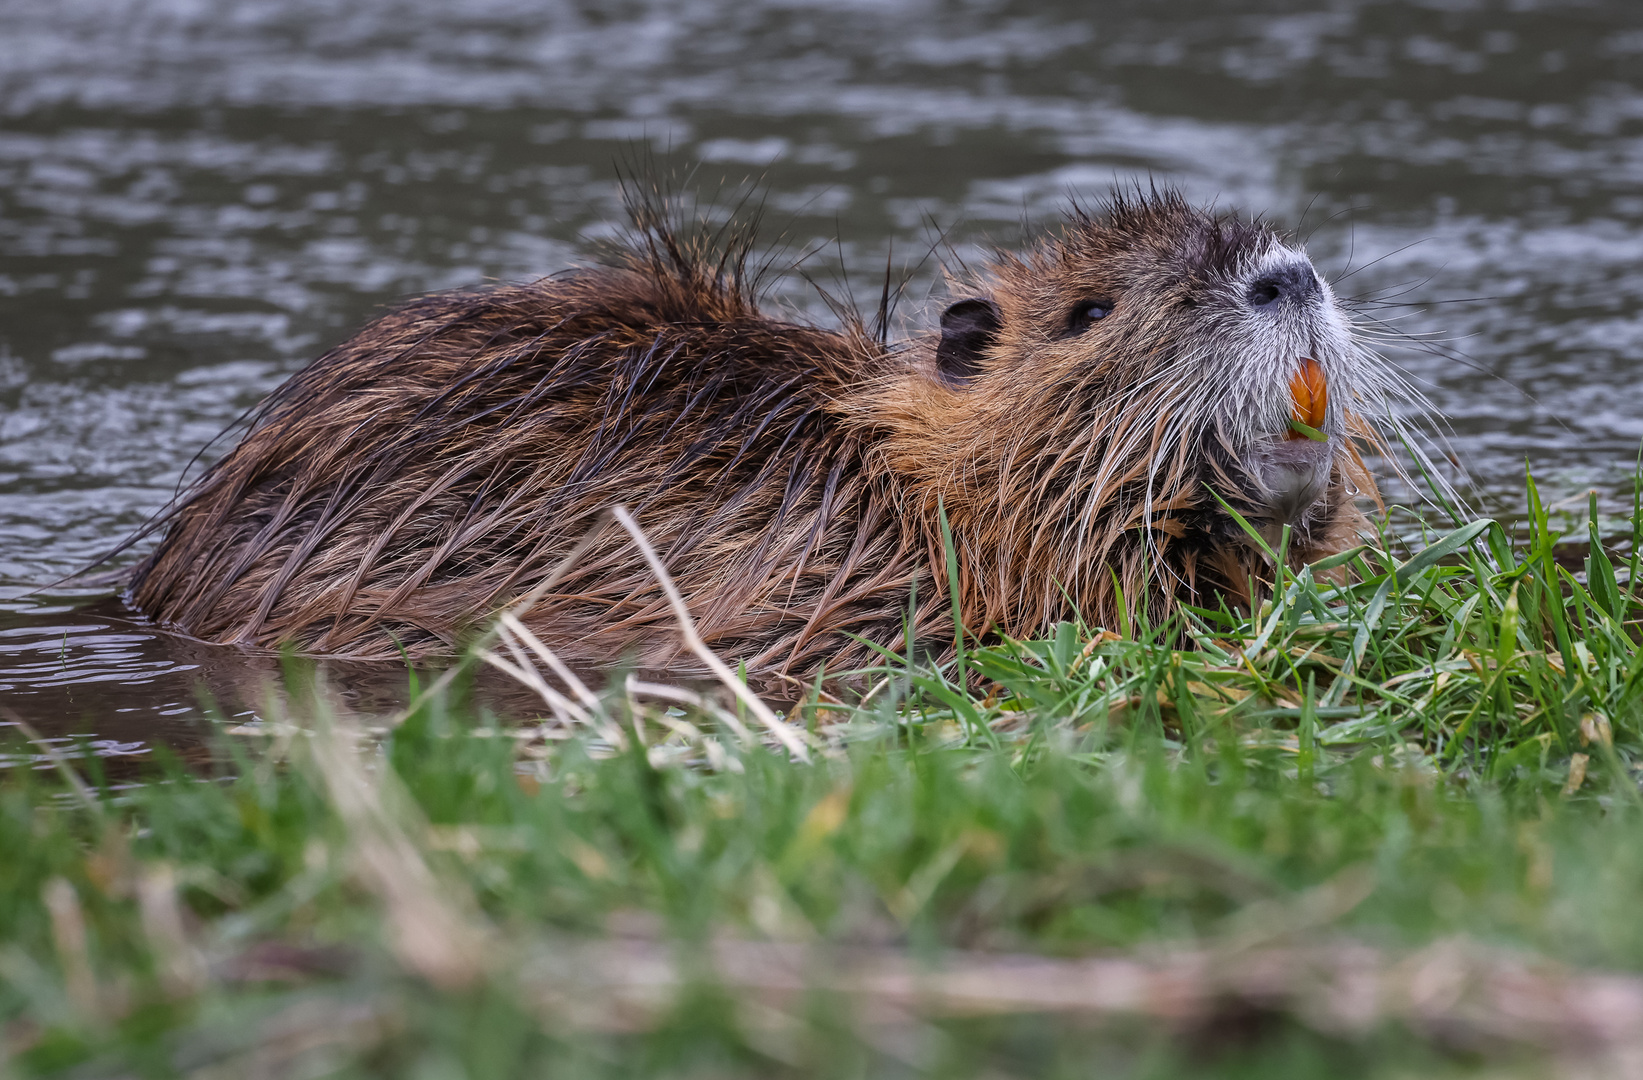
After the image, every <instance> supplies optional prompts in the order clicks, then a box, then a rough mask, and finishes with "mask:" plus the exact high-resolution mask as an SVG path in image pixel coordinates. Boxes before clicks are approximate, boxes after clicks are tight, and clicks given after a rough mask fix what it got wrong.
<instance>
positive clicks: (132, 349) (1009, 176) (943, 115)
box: [0, 0, 1643, 754]
mask: <svg viewBox="0 0 1643 1080" xmlns="http://www.w3.org/2000/svg"><path fill="white" fill-rule="evenodd" d="M1640 77H1643V16H1640V15H1639V14H1638V12H1637V9H1636V7H1635V5H1634V4H1631V3H1627V2H1619V0H1615V2H1611V3H1607V4H1604V3H1580V4H1574V3H1570V4H1553V3H1530V2H1524V3H1516V4H1513V5H1510V10H1506V11H1501V10H1486V9H1485V8H1483V7H1482V6H1478V7H1476V8H1475V9H1474V8H1473V7H1470V6H1465V5H1453V4H1437V3H1371V2H1356V0H1338V2H1334V3H1331V4H1329V5H1327V7H1323V9H1322V10H1314V9H1313V8H1309V7H1308V6H1307V5H1303V4H1297V3H1279V2H1270V3H1249V4H1243V5H1239V6H1238V10H1236V11H1233V10H1231V9H1230V6H1229V5H1225V4H1220V3H1212V2H1209V0H1178V2H1176V3H1173V4H1169V5H1158V4H1153V3H1145V2H1141V0H1132V2H1129V3H1110V4H1103V5H1099V7H1097V6H1095V5H1089V4H1085V3H1072V2H1065V3H1057V2H1045V3H1007V2H987V0H978V2H965V3H957V2H937V0H903V2H894V0H874V2H872V3H865V2H864V3H838V2H827V3H822V2H819V0H818V2H805V0H765V2H753V0H739V2H730V0H685V2H682V3H667V4H662V3H641V2H633V3H601V4H591V3H590V4H582V5H578V4H573V3H553V2H551V0H468V2H466V3H463V4H445V3H436V2H433V0H341V2H339V0H215V2H209V3H208V2H203V0H58V2H55V3H51V4H41V3H38V2H37V0H0V698H3V701H4V703H5V705H6V706H7V707H8V708H10V709H12V710H13V711H15V712H17V713H18V714H19V715H26V718H27V719H29V721H30V722H32V723H34V724H35V725H36V726H38V727H40V728H41V729H42V730H45V731H48V732H49V733H50V734H52V735H61V736H64V737H67V736H69V735H71V734H76V735H78V734H86V735H89V736H90V737H91V738H93V739H95V740H98V741H100V743H101V744H102V748H103V749H104V750H105V751H106V752H108V753H113V754H119V753H128V752H134V751H141V750H143V749H144V748H145V747H147V746H148V745H149V743H150V742H151V741H152V740H154V739H157V738H164V739H167V740H171V741H178V740H182V739H184V738H185V736H186V733H187V732H188V731H190V730H193V725H194V724H195V723H196V720H195V718H196V717H197V715H198V708H199V706H198V695H197V688H198V686H199V685H201V684H202V682H203V683H204V684H205V685H210V684H211V683H212V681H213V679H219V677H220V679H219V681H222V680H226V682H227V683H230V684H234V685H240V684H243V683H244V682H245V681H246V680H245V679H244V678H241V677H240V676H239V675H235V676H233V677H229V676H228V675H226V674H224V673H226V672H240V673H241V674H243V673H244V672H246V671H261V670H263V666H264V665H265V661H260V660H255V659H248V658H242V657H239V656H238V655H237V654H234V653H232V652H231V651H229V650H213V649H200V648H197V647H191V646H188V645H186V644H185V643H180V642H177V641H175V640H172V639H169V638H165V637H161V636H156V635H154V634H153V633H152V632H150V631H149V630H147V629H146V628H144V627H143V626H142V625H141V624H140V622H132V621H130V618H131V617H130V615H129V613H123V612H121V611H120V610H119V609H118V606H117V605H115V604H112V603H110V602H108V601H106V598H104V596H103V594H101V593H98V592H97V591H96V590H89V589H81V590H73V591H68V592H62V591H58V592H52V593H49V594H46V595H39V594H30V593H29V591H28V590H29V589H30V588H32V587H34V586H38V585H42V584H45V583H49V582H52V581H55V580H56V579H58V578H61V577H62V576H64V575H65V574H68V573H70V572H72V571H73V570H76V569H78V568H80V567H81V566H82V565H83V564H84V563H85V562H86V561H87V560H89V559H90V558H92V557H94V556H95V555H96V554H98V553H99V552H101V551H102V550H104V549H105V548H106V547H107V546H108V545H110V544H111V543H112V542H114V541H115V540H117V539H118V538H119V537H121V536H123V535H124V534H126V533H127V532H128V531H129V530H131V529H132V528H134V527H135V526H136V525H138V524H139V523H140V522H141V521H143V520H144V519H145V518H146V516H147V515H149V514H150V513H152V512H153V511H154V510H155V509H157V508H158V507H160V506H161V505H163V504H164V502H165V501H166V499H167V498H168V497H169V495H170V494H171V492H172V491H173V490H175V486H176V484H177V482H178V479H179V477H181V476H182V475H183V474H184V471H185V469H187V468H188V466H189V463H190V461H191V459H192V458H193V456H194V454H195V453H196V451H198V450H199V448H200V447H201V446H203V445H205V444H206V443H207V442H208V441H209V440H210V439H211V438H212V437H213V436H214V435H216V434H217V432H218V431H219V430H221V429H222V428H223V426H224V425H226V424H228V423H229V422H231V421H232V420H233V419H234V418H235V417H236V416H238V415H239V414H240V413H241V412H242V411H243V410H244V409H246V408H247V407H249V406H250V405H252V404H253V403H255V402H256V400H257V399H258V398H259V397H260V396H261V395H262V394H264V393H266V392H267V391H268V389H270V388H271V387H272V386H274V385H276V384H277V383H278V382H279V381H280V379H282V378H283V377H284V376H285V375H287V374H288V373H289V372H291V371H292V370H294V369H295V368H296V367H297V366H299V365H300V364H302V363H303V362H304V361H305V360H306V359H308V358H310V357H312V356H314V355H316V354H317V353H318V352H320V351H321V350H322V349H323V348H324V347H325V346H326V345H327V344H329V343H332V342H334V341H336V340H338V339H340V338H341V337H342V336H343V335H344V334H346V333H347V331H348V330H349V329H350V328H351V327H354V326H356V325H358V324H359V323H360V322H361V321H363V320H364V319H365V318H367V317H369V315H370V314H371V313H372V312H374V311H376V310H378V309H379V308H380V307H381V305H383V304H385V303H387V302H389V301H391V300H393V299H394V298H396V297H399V296H403V295H405V294H407V293H412V292H417V291H422V290H427V289H433V288H442V287H447V286H453V285H462V284H471V283H475V282H480V281H483V280H486V279H493V278H521V277H530V276H534V275H538V274H541V273H545V272H549V271H552V270H556V269H559V268H562V267H564V266H565V265H567V264H569V263H572V262H575V261H577V260H580V259H587V258H590V257H591V255H592V252H593V251H594V250H595V248H596V245H597V244H598V243H599V242H600V241H602V240H604V239H607V238H608V237H609V236H610V235H611V230H612V222H613V221H615V220H617V219H618V217H619V213H620V211H619V199H618V195H617V192H616V188H615V184H614V175H615V172H614V168H613V162H614V161H615V160H616V159H617V158H619V157H622V156H623V155H632V154H633V153H635V152H636V149H637V148H641V147H643V148H648V149H649V150H651V151H653V152H655V153H657V154H661V155H664V156H667V157H668V158H669V159H670V160H673V161H677V162H681V163H684V164H686V165H692V166H699V170H698V172H697V173H696V179H695V181H694V183H695V184H696V186H697V187H699V188H703V189H705V190H706V191H707V192H708V194H710V195H711V194H712V192H713V190H714V189H715V188H717V187H718V185H720V183H721V182H723V183H724V184H726V185H727V186H728V187H729V188H732V189H733V188H735V186H736V185H737V184H739V183H742V182H744V181H746V180H748V179H749V178H754V177H757V178H760V179H761V182H762V184H763V186H764V188H765V190H766V192H767V195H766V219H767V221H768V222H769V223H770V230H771V233H772V236H774V234H776V233H782V234H783V242H784V243H785V244H787V245H788V246H789V247H791V249H792V250H794V251H799V250H804V249H807V248H809V247H811V246H815V245H816V244H817V243H818V242H819V241H830V240H833V239H834V238H836V239H837V241H838V243H837V245H836V246H832V247H829V248H828V249H827V250H828V251H829V252H831V253H832V254H830V255H821V256H817V257H816V258H815V259H814V260H813V262H812V264H811V266H812V269H813V270H815V271H816V272H818V273H819V274H820V275H821V276H822V277H824V278H827V277H830V276H832V275H834V274H835V273H837V274H839V276H840V279H841V280H850V281H855V282H857V283H865V282H868V281H870V280H871V279H872V277H873V275H874V273H875V272H876V271H877V270H878V269H879V268H882V266H883V264H884V260H885V258H886V255H887V249H889V250H891V251H894V252H895V253H897V256H896V257H897V259H898V261H900V258H901V255H902V254H903V253H914V254H915V255H916V254H917V253H919V252H922V251H923V250H926V249H927V248H928V246H929V244H930V241H931V237H932V231H933V230H940V231H942V232H944V233H945V235H946V237H947V239H948V241H949V242H950V243H951V244H952V247H953V252H952V255H953V256H957V257H963V256H964V255H965V254H966V252H967V251H970V250H973V249H975V248H977V247H979V246H985V245H989V244H993V243H1000V244H1010V243H1012V242H1014V241H1015V240H1016V239H1017V238H1018V237H1019V236H1020V235H1021V232H1022V227H1023V225H1024V224H1025V225H1027V226H1029V227H1030V226H1032V225H1033V224H1036V223H1041V222H1046V221H1051V220H1053V219H1054V217H1055V215H1056V214H1057V213H1058V211H1059V208H1060V207H1062V206H1063V205H1064V204H1065V202H1066V199H1067V197H1068V195H1069V194H1076V193H1082V194H1084V195H1099V194H1100V192H1101V191H1102V190H1104V189H1105V188H1107V187H1108V186H1109V185H1111V184H1112V183H1113V182H1114V181H1115V180H1116V181H1128V180H1133V179H1140V180H1142V181H1143V182H1146V181H1147V180H1149V179H1157V180H1161V181H1167V182H1170V183H1174V184H1178V185H1180V186H1181V187H1183V188H1185V189H1186V191H1187V192H1188V193H1189V194H1190V195H1191V196H1193V197H1194V198H1197V199H1200V200H1205V201H1209V200H1216V201H1219V202H1220V203H1222V204H1224V205H1235V206H1239V207H1242V208H1245V209H1248V210H1251V211H1261V212H1265V213H1266V214H1268V215H1269V216H1270V217H1272V218H1274V219H1276V220H1277V221H1279V222H1280V223H1283V224H1285V225H1288V226H1290V227H1294V228H1297V229H1299V230H1300V231H1301V232H1303V234H1305V235H1306V236H1307V238H1308V244H1309V247H1310V249H1311V251H1312V253H1313V255H1314V257H1315V259H1316V261H1317V262H1318V263H1319V265H1320V267H1322V268H1324V269H1325V270H1326V272H1328V273H1329V274H1330V275H1331V276H1332V277H1333V278H1335V279H1336V281H1337V282H1338V285H1337V288H1338V289H1339V290H1340V291H1341V292H1342V293H1343V294H1344V295H1347V296H1351V297H1355V298H1357V300H1359V301H1360V308H1361V313H1362V315H1363V317H1364V319H1365V320H1366V325H1369V326H1370V327H1371V328H1372V329H1379V330H1382V331H1387V332H1393V331H1395V332H1396V334H1397V335H1401V336H1394V337H1389V338H1388V339H1387V340H1386V342H1385V348H1386V351H1387V352H1388V353H1389V354H1391V355H1392V356H1393V357H1394V359H1395V360H1396V361H1397V362H1398V363H1399V364H1400V366H1402V367H1403V368H1404V370H1405V371H1406V372H1407V373H1408V374H1409V376H1410V377H1411V378H1412V379H1413V380H1414V381H1415V382H1416V383H1417V384H1418V385H1420V386H1421V387H1422V388H1423V389H1424V390H1425V392H1426V393H1427V394H1428V395H1429V396H1430V398H1431V399H1432V401H1433V402H1434V403H1435V405H1436V406H1437V407H1438V409H1439V410H1440V411H1441V412H1442V413H1443V414H1445V415H1446V416H1447V417H1448V418H1449V419H1450V422H1451V423H1452V425H1453V436H1452V438H1451V440H1450V447H1451V449H1452V451H1453V453H1454V455H1455V457H1456V458H1457V460H1458V461H1460V462H1461V463H1463V464H1464V466H1465V469H1466V472H1467V475H1468V476H1469V478H1470V480H1471V482H1472V483H1473V485H1474V487H1473V488H1472V496H1473V499H1474V501H1475V502H1476V503H1479V504H1481V505H1484V506H1486V507H1491V508H1495V507H1503V508H1504V509H1506V510H1510V509H1511V507H1512V506H1513V504H1514V497H1513V495H1512V493H1513V492H1514V491H1515V490H1516V487H1517V485H1518V483H1519V476H1520V474H1521V470H1522V467H1523V462H1524V461H1525V460H1526V459H1527V460H1530V461H1531V462H1533V464H1534V466H1535V468H1536V470H1537V473H1538V474H1539V476H1540V477H1541V478H1542V479H1543V481H1544V482H1545V483H1546V485H1547V486H1548V487H1550V488H1551V489H1552V491H1553V495H1554V498H1555V497H1558V496H1560V495H1570V494H1573V493H1575V492H1578V491H1580V490H1581V489H1583V488H1584V487H1586V486H1588V485H1590V486H1596V487H1597V488H1599V490H1600V491H1602V492H1604V493H1605V495H1606V496H1609V497H1612V495H1613V493H1614V492H1616V491H1617V490H1619V489H1621V488H1623V487H1625V486H1626V485H1627V484H1628V483H1629V480H1628V478H1629V476H1630V472H1631V468H1632V463H1633V461H1634V460H1635V458H1636V454H1637V447H1638V443H1639V440H1640V439H1643V380H1640V379H1639V378H1638V377H1637V373H1638V370H1639V359H1638V357H1639V347H1640V344H1643V343H1640V341H1639V338H1640V335H1643V330H1640V327H1643V323H1640V321H1639V319H1638V317H1637V312H1638V308H1639V304H1640V301H1643V267H1640V265H1639V264H1640V260H1639V254H1640V253H1643V90H1640V88H1639V78H1640ZM949 257H952V256H949ZM829 258H831V259H833V260H834V263H835V264H837V265H835V266H833V267H832V268H829V267H828V265H827V260H828V259H829ZM913 269H914V289H913V292H912V294H911V295H912V302H911V303H909V304H908V305H907V307H906V309H905V312H904V314H905V317H906V318H907V319H908V321H909V323H910V324H918V323H919V322H920V321H921V320H926V319H928V318H929V315H930V312H929V310H928V309H929V306H930V305H929V303H927V302H926V301H927V300H928V297H929V295H930V292H931V290H932V289H933V288H934V286H935V283H936V282H937V281H938V280H939V259H933V260H929V261H927V262H926V263H924V264H917V263H916V261H915V265H914V267H913ZM778 292H779V293H780V294H781V297H780V299H781V301H782V302H784V303H787V304H790V305H793V306H796V307H799V308H802V309H804V310H806V311H809V312H810V313H812V314H814V315H816V316H817V317H824V316H825V312H823V311H822V310H821V305H820V304H819V303H818V302H817V300H816V298H815V295H814V293H813V292H811V291H810V290H809V289H808V288H807V287H805V286H804V285H803V284H802V283H800V282H796V281H794V282H787V283H784V284H783V285H782V286H780V287H779V289H778ZM1368 320H1374V322H1373V323H1370V322H1368ZM1429 339H1435V341H1436V345H1435V346H1434V352H1427V351H1423V350H1422V347H1421V346H1422V344H1423V343H1427V342H1428V341H1429ZM92 602H95V606H93V607H92V608H89V609H87V608H84V605H85V604H87V603H92ZM396 678H397V677H396ZM355 681H356V677H355V676H350V686H352V685H354V684H355ZM357 681H358V682H359V683H360V684H361V685H363V684H365V683H369V682H370V680H369V679H367V678H365V677H364V676H358V677H357ZM399 681H400V682H402V679H401V680H399ZM398 684H399V683H396V685H398ZM242 707H244V703H243V702H240V703H237V704H236V705H235V706H234V708H235V709H237V708H242ZM231 711H232V710H231Z"/></svg>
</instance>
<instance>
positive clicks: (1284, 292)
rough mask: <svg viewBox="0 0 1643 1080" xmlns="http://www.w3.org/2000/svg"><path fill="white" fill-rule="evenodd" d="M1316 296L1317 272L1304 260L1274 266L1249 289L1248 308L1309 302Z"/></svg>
mask: <svg viewBox="0 0 1643 1080" xmlns="http://www.w3.org/2000/svg"><path fill="white" fill-rule="evenodd" d="M1317 294H1318V272H1317V271H1316V270H1314V269H1312V264H1311V263H1310V262H1308V261H1307V260H1305V259H1296V260H1295V261H1294V262H1289V263H1285V264H1283V265H1282V266H1275V267H1273V268H1272V269H1270V270H1268V271H1267V272H1266V273H1264V274H1262V275H1261V276H1260V277H1258V278H1256V279H1255V281H1254V283H1253V284H1251V285H1250V287H1249V305H1250V307H1268V306H1270V305H1272V304H1275V303H1277V302H1278V301H1279V300H1295V301H1300V300H1309V299H1311V298H1312V297H1314V296H1316V295H1317Z"/></svg>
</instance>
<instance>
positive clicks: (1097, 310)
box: [1067, 300, 1112, 334]
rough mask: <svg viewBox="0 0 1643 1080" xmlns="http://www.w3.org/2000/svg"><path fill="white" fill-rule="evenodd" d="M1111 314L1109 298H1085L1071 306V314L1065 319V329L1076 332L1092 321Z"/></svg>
mask: <svg viewBox="0 0 1643 1080" xmlns="http://www.w3.org/2000/svg"><path fill="white" fill-rule="evenodd" d="M1110 314H1112V301H1111V300H1085V301H1084V302H1083V303H1081V304H1079V305H1078V306H1077V307H1075V308H1073V311H1072V315H1071V316H1070V317H1069V318H1068V319H1067V329H1068V330H1071V331H1072V332H1073V333H1075V334H1076V333H1078V332H1079V331H1080V330H1083V329H1085V328H1087V327H1089V326H1090V325H1091V324H1093V323H1097V322H1100V321H1101V320H1102V319H1105V318H1106V317H1107V316H1108V315H1110Z"/></svg>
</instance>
